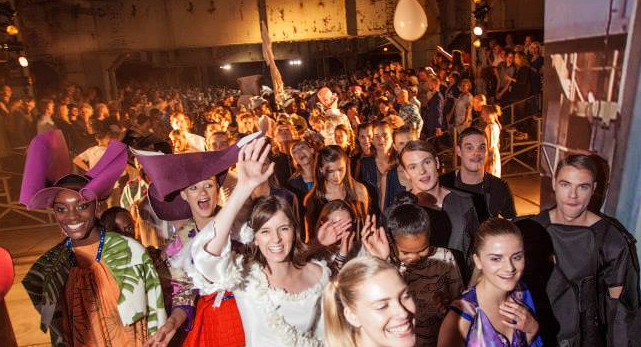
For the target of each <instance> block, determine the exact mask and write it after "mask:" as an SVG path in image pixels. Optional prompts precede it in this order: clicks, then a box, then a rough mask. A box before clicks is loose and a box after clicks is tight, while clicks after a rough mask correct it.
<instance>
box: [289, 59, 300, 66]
mask: <svg viewBox="0 0 641 347" xmlns="http://www.w3.org/2000/svg"><path fill="white" fill-rule="evenodd" d="M302 64H303V62H302V61H301V60H300V59H294V60H290V61H289V65H293V66H298V65H302Z"/></svg>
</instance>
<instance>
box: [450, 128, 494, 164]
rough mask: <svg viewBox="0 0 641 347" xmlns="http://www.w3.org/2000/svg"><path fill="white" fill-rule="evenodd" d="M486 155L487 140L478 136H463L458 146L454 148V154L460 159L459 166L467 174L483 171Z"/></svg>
mask: <svg viewBox="0 0 641 347" xmlns="http://www.w3.org/2000/svg"><path fill="white" fill-rule="evenodd" d="M486 153H487V139H486V138H485V136H483V135H480V134H472V135H468V136H465V138H463V140H462V141H461V145H460V146H456V154H457V155H458V156H459V157H461V166H462V168H463V169H464V170H466V171H468V172H479V171H483V170H484V169H485V168H484V165H485V155H486Z"/></svg>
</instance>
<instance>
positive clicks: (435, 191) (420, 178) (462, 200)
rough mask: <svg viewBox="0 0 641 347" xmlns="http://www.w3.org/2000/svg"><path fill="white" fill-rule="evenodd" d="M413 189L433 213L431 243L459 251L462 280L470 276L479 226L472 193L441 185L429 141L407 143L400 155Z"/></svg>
mask: <svg viewBox="0 0 641 347" xmlns="http://www.w3.org/2000/svg"><path fill="white" fill-rule="evenodd" d="M399 159H400V163H401V165H402V166H403V169H404V170H405V176H406V178H407V179H408V180H409V181H410V182H411V186H412V189H411V192H412V194H414V195H416V196H417V197H418V199H419V203H420V205H421V206H423V207H424V208H425V210H426V211H427V212H428V214H429V216H430V221H431V225H432V234H431V236H430V243H431V244H432V245H434V246H437V247H447V248H449V249H450V250H454V251H456V252H455V254H456V255H457V256H458V257H459V258H457V261H458V263H459V267H460V268H461V272H462V274H463V279H464V280H465V281H466V282H467V280H468V279H469V278H470V276H471V272H470V271H469V270H470V265H471V245H472V237H473V235H474V233H475V232H476V229H477V228H478V226H479V222H478V217H477V216H476V210H475V208H474V202H473V200H472V197H471V196H470V194H468V193H465V192H461V191H458V190H456V189H451V188H445V187H442V186H441V185H440V183H439V174H438V169H439V167H440V164H439V161H438V157H437V155H436V151H435V150H434V147H432V146H431V145H430V144H429V143H427V142H426V141H421V140H419V141H410V142H408V143H407V144H406V145H405V147H404V148H403V150H402V151H401V154H400V156H399Z"/></svg>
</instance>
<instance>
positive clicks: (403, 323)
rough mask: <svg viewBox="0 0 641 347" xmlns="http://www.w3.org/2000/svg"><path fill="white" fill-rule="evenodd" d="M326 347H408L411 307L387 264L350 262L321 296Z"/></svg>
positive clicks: (369, 259) (366, 260)
mask: <svg viewBox="0 0 641 347" xmlns="http://www.w3.org/2000/svg"><path fill="white" fill-rule="evenodd" d="M323 313H324V315H325V346H326V347H368V346H378V347H414V345H415V343H416V335H415V333H414V325H415V323H416V322H415V318H414V315H415V313H416V305H415V304H414V300H413V299H412V296H411V295H410V294H409V288H408V286H407V284H405V282H403V279H402V278H401V276H400V275H399V274H398V271H397V270H396V268H394V266H392V265H391V264H389V263H387V262H385V261H383V260H380V259H378V258H374V257H360V258H356V259H353V260H350V261H349V262H348V263H347V264H345V266H344V267H343V269H342V270H341V271H340V272H339V274H338V276H337V277H336V279H335V280H333V281H332V282H331V283H330V284H328V285H327V287H326V288H325V293H324V294H323Z"/></svg>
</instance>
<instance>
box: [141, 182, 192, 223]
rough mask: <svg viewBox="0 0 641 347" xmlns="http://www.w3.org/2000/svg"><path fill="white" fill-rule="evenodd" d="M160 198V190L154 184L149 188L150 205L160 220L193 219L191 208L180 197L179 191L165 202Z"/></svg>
mask: <svg viewBox="0 0 641 347" xmlns="http://www.w3.org/2000/svg"><path fill="white" fill-rule="evenodd" d="M158 196H159V193H158V189H157V188H156V186H155V185H154V184H153V183H152V184H151V185H150V186H149V204H150V205H151V209H152V210H153V211H154V213H155V214H156V216H158V218H160V219H162V220H166V221H176V220H184V219H189V218H191V208H189V204H188V203H187V201H185V200H184V199H183V198H182V197H181V196H180V191H179V190H178V191H176V192H174V193H173V194H171V195H170V196H168V198H167V199H165V200H163V199H162V198H158Z"/></svg>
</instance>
